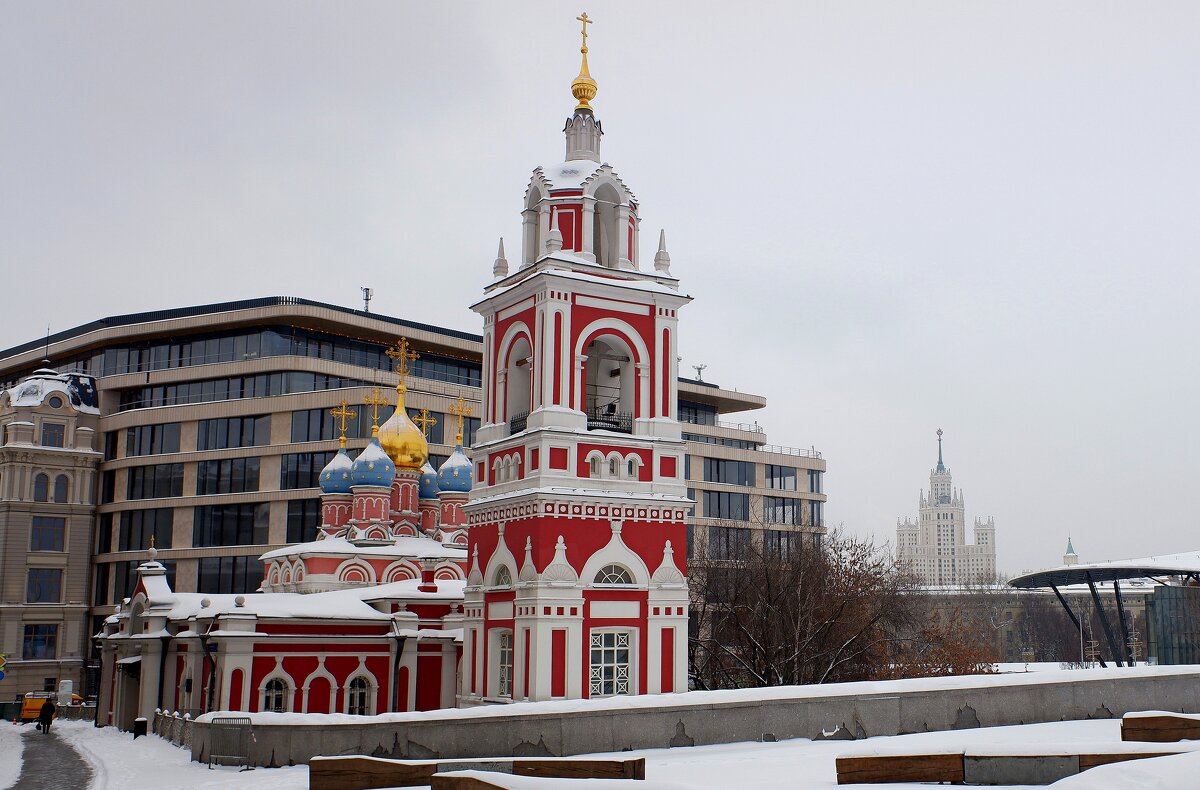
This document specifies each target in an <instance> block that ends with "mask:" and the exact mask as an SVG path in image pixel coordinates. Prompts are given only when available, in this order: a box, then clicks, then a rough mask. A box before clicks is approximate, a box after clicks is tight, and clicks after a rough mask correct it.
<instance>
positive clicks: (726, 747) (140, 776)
mask: <svg viewBox="0 0 1200 790" xmlns="http://www.w3.org/2000/svg"><path fill="white" fill-rule="evenodd" d="M26 729H28V730H32V727H29V728H25V727H22V728H17V727H10V728H8V729H7V730H2V731H0V788H3V787H7V786H8V785H9V784H10V783H11V782H13V781H14V780H15V779H16V771H15V770H14V765H17V766H19V763H20V758H19V756H18V757H14V754H19V752H18V751H17V750H19V749H20V746H21V742H22V740H24V739H23V738H21V736H20V735H15V734H14V733H13V732H11V731H12V730H18V731H19V730H26ZM38 735H40V734H39V733H36V732H35V733H33V737H36V736H38ZM55 736H57V737H58V738H61V739H62V740H63V741H64V742H65V743H67V744H70V745H71V746H73V747H74V748H75V749H76V750H78V752H79V754H80V755H81V756H82V758H83V759H84V760H85V761H86V762H87V763H88V765H89V766H90V767H91V770H92V782H91V784H90V785H89V786H88V787H87V788H86V789H85V787H84V785H83V782H82V781H81V780H82V777H79V776H76V777H65V776H64V777H63V778H64V779H66V780H67V781H66V782H65V783H64V784H63V785H62V786H63V787H69V788H72V790H110V789H111V790H117V788H121V789H122V790H123V789H124V788H164V789H165V790H191V789H192V788H197V789H200V790H217V788H221V790H268V788H269V789H270V790H306V789H307V787H308V767H307V766H294V767H289V768H273V769H269V768H258V769H255V770H253V771H246V772H239V770H238V769H237V768H231V767H218V768H216V769H215V770H211V771H210V770H208V769H207V768H206V767H204V766H203V765H199V764H197V763H193V762H191V756H190V754H189V753H188V751H187V750H186V749H180V748H178V747H176V746H173V745H171V744H170V743H168V742H167V741H164V740H162V739H160V738H158V737H156V736H149V737H146V738H138V739H137V740H134V739H133V738H132V736H130V735H129V733H123V732H118V731H117V730H116V729H115V728H113V727H106V728H103V729H96V728H94V727H93V726H92V725H91V724H90V723H89V722H73V721H72V722H57V723H56V724H55V725H54V734H52V735H51V736H50V737H52V738H53V737H55ZM26 743H28V742H26ZM1120 743H1121V722H1120V721H1119V720H1117V719H1107V720H1093V721H1067V722H1053V723H1049V724H1028V725H1023V726H1019V727H986V728H981V729H973V730H955V731H950V732H930V733H918V734H915V735H897V736H892V737H886V738H869V739H865V740H861V741H810V740H806V739H797V740H791V741H781V742H779V743H730V744H722V745H719V746H697V747H692V748H681V749H647V750H642V751H635V752H620V753H617V754H613V755H610V756H612V757H619V758H629V757H645V758H646V777H647V780H648V781H647V782H645V783H644V784H645V785H646V787H647V790H650V788H652V787H668V786H669V787H673V788H695V789H696V790H718V789H720V790H725V789H726V788H731V787H754V788H756V790H783V788H788V789H789V790H834V788H836V787H838V785H837V774H836V770H835V767H834V760H835V759H836V758H837V757H838V756H839V755H842V754H848V753H862V752H864V751H873V750H881V751H895V750H897V749H904V750H908V749H911V750H913V751H914V752H917V753H921V752H924V753H928V752H929V751H937V750H945V749H980V750H983V749H988V750H991V749H1000V750H1005V751H1008V750H1012V751H1020V750H1025V749H1026V748H1037V749H1046V748H1053V749H1074V748H1081V747H1087V746H1091V747H1097V746H1113V747H1118V748H1119V746H1120ZM1181 745H1184V744H1181ZM1186 745H1193V746H1195V747H1197V748H1200V742H1197V743H1194V744H1186ZM594 756H600V755H594ZM1197 776H1200V751H1197V752H1193V753H1190V754H1184V755H1180V756H1178V757H1166V758H1159V759H1156V760H1139V761H1133V762H1128V763H1117V764H1113V765H1106V766H1101V767H1099V768H1093V769H1091V770H1089V771H1086V772H1084V773H1082V774H1080V775H1078V776H1074V777H1070V778H1069V779H1064V780H1063V781H1061V782H1059V783H1058V784H1056V785H1052V787H1054V788H1062V790H1112V788H1121V789H1122V790H1192V788H1195V787H1197V785H1198V782H1197V780H1196V777H1197ZM528 784H529V787H530V788H533V787H535V786H536V787H577V788H579V789H580V790H588V788H593V787H594V788H596V790H600V788H601V787H602V786H603V784H604V783H603V782H598V781H596V780H558V781H554V782H549V781H538V782H536V783H528ZM638 784H639V785H640V784H643V783H640V782H639V783H638ZM859 787H862V788H864V789H865V788H867V787H871V786H869V785H859ZM928 787H929V785H924V784H891V785H887V788H888V790H928ZM1010 790H1011V789H1010Z"/></svg>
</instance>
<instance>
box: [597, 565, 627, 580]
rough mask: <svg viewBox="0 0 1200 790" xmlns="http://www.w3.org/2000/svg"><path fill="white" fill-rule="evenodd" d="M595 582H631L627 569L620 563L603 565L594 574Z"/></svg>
mask: <svg viewBox="0 0 1200 790" xmlns="http://www.w3.org/2000/svg"><path fill="white" fill-rule="evenodd" d="M595 583H596V584H633V577H632V576H630V575H629V571H627V570H625V569H624V568H622V567H621V566H620V565H605V566H604V567H603V568H601V569H600V572H599V573H597V574H596V582H595Z"/></svg>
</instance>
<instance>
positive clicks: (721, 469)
mask: <svg viewBox="0 0 1200 790" xmlns="http://www.w3.org/2000/svg"><path fill="white" fill-rule="evenodd" d="M704 479H705V480H706V481H707V482H709V483H727V484H729V485H735V486H753V485H754V464H753V463H751V462H749V461H727V460H725V459H723V458H705V459H704Z"/></svg>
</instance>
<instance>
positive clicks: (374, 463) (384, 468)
mask: <svg viewBox="0 0 1200 790" xmlns="http://www.w3.org/2000/svg"><path fill="white" fill-rule="evenodd" d="M395 477H396V465H395V464H394V463H392V459H391V458H388V454H387V453H385V452H384V451H383V448H382V447H380V446H379V439H372V440H371V443H370V444H368V445H367V446H366V447H365V448H364V449H363V451H362V452H361V453H359V454H358V458H355V459H354V465H353V466H351V467H350V479H351V480H352V481H353V482H354V485H356V486H390V485H391V484H392V480H394V479H395Z"/></svg>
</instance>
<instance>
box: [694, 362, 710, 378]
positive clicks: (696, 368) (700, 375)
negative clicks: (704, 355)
mask: <svg viewBox="0 0 1200 790" xmlns="http://www.w3.org/2000/svg"><path fill="white" fill-rule="evenodd" d="M707 367H708V365H692V370H694V371H696V381H704V369H705V368H707Z"/></svg>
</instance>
